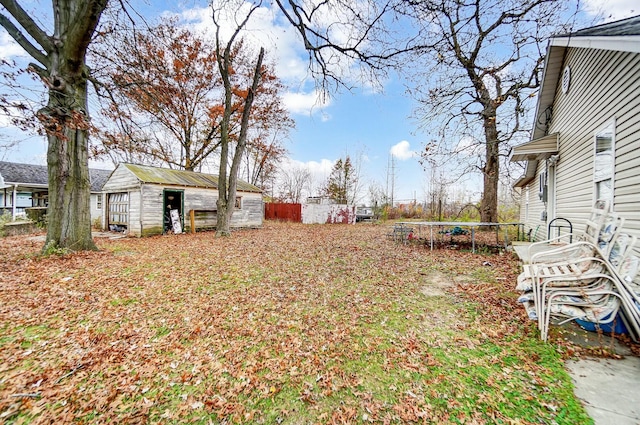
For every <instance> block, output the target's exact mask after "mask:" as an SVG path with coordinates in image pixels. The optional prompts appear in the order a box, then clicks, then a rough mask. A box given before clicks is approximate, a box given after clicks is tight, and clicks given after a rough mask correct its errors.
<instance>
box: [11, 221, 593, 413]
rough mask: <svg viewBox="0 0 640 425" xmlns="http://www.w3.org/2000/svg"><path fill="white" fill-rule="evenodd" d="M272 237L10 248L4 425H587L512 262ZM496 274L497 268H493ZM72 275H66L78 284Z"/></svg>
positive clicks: (388, 245) (320, 229)
mask: <svg viewBox="0 0 640 425" xmlns="http://www.w3.org/2000/svg"><path fill="white" fill-rule="evenodd" d="M385 233H386V229H384V228H382V227H379V226H376V225H371V224H363V225H357V226H329V225H326V226H303V225H292V224H278V223H267V224H266V225H265V227H264V228H263V229H261V230H252V231H240V232H236V233H234V234H233V236H232V237H231V238H221V239H216V238H214V235H213V233H198V234H196V235H180V236H160V237H153V238H145V239H120V240H115V241H114V240H99V241H97V242H98V243H99V246H100V248H101V251H100V252H90V253H76V254H66V255H62V256H59V257H58V256H48V257H42V256H37V255H30V253H31V252H37V251H38V250H39V249H40V247H39V246H37V245H34V244H30V243H25V242H23V241H24V239H19V238H9V239H8V242H9V243H8V244H6V245H3V247H2V248H0V250H1V252H2V255H3V257H4V258H7V261H6V262H5V264H9V265H10V270H7V271H6V272H2V275H0V278H1V279H0V289H2V291H0V297H1V298H0V305H2V306H3V308H2V309H1V310H0V318H1V322H0V329H2V336H0V347H1V348H2V350H0V417H1V418H2V420H3V421H4V422H6V423H16V424H17V423H91V424H94V423H187V422H188V423H202V424H208V423H265V424H273V423H283V424H307V423H349V424H350V423H361V424H366V423H398V424H400V423H451V424H463V423H476V424H496V423H497V424H501V423H502V424H511V423H520V424H534V423H535V424H539V423H558V424H590V423H592V421H591V419H589V418H588V416H587V415H586V414H585V412H584V410H583V408H582V407H581V405H580V403H579V402H578V401H577V400H576V399H575V397H574V396H573V393H572V386H571V381H570V379H569V377H568V375H567V373H566V372H565V370H564V367H563V361H562V358H561V357H560V355H559V354H558V350H557V349H556V347H555V346H553V345H551V344H545V343H541V342H540V341H539V340H538V338H537V334H536V333H535V332H534V330H533V327H532V326H531V325H530V324H529V323H527V322H526V321H525V317H524V313H523V312H522V311H521V308H519V307H518V306H517V305H516V303H515V298H516V295H515V294H514V293H513V292H512V291H511V287H512V286H513V283H514V281H515V275H516V273H517V271H518V270H517V266H516V263H515V261H513V259H512V258H511V257H509V256H506V255H496V256H483V255H479V254H471V253H468V252H455V251H450V250H435V251H433V252H432V251H429V250H426V249H424V248H421V247H413V246H402V245H400V246H398V245H394V244H393V243H392V242H390V241H387V240H386V239H385V237H384V235H385ZM486 261H489V262H490V263H491V265H483V263H485V262H486ZM66 277H72V278H71V279H67V278H66Z"/></svg>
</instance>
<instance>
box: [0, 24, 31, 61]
mask: <svg viewBox="0 0 640 425" xmlns="http://www.w3.org/2000/svg"><path fill="white" fill-rule="evenodd" d="M18 57H19V58H25V57H28V55H27V52H25V51H24V50H23V49H22V47H20V45H19V44H18V43H16V42H15V41H14V40H13V38H11V36H10V35H9V34H8V33H7V32H6V31H4V30H2V31H1V32H0V59H5V60H9V59H12V58H18Z"/></svg>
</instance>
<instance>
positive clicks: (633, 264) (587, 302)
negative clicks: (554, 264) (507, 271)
mask: <svg viewBox="0 0 640 425" xmlns="http://www.w3.org/2000/svg"><path fill="white" fill-rule="evenodd" d="M634 242H635V238H634ZM639 263H640V259H639V258H638V257H636V256H635V255H631V256H628V257H627V258H625V259H624V260H623V261H622V262H621V263H619V265H618V267H614V266H613V265H612V264H611V262H609V261H603V262H602V264H603V270H602V271H603V272H601V273H595V274H594V275H593V276H592V277H594V278H595V279H594V280H592V281H591V282H590V283H588V284H585V285H574V284H572V285H568V286H564V287H562V285H566V284H567V283H569V282H568V281H564V282H563V281H558V282H555V284H554V285H549V284H550V282H547V289H548V290H547V291H545V290H543V291H542V295H541V297H542V298H541V300H543V301H544V300H546V303H545V304H544V305H545V307H544V309H543V315H544V318H543V324H542V327H541V328H540V337H541V338H542V339H543V340H546V339H547V336H548V331H549V324H550V321H551V317H556V318H565V319H564V320H561V322H560V324H561V323H565V322H567V321H570V320H574V319H582V320H586V321H588V322H592V323H595V324H605V323H611V322H613V321H614V320H616V318H617V317H618V311H620V312H621V313H622V314H621V316H620V317H621V318H622V320H623V321H624V323H625V325H626V327H627V329H628V330H629V331H630V333H631V336H632V337H633V339H635V340H637V339H638V338H639V337H640V303H639V302H638V301H639V299H640V296H639V294H638V293H637V292H636V288H635V287H634V286H633V285H632V284H631V282H633V280H634V279H635V277H636V275H637V273H638V264H639ZM573 283H575V282H573Z"/></svg>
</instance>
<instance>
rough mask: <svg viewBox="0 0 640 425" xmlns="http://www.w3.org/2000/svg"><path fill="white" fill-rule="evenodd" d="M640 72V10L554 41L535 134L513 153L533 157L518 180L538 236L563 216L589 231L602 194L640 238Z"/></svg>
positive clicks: (516, 157) (526, 219)
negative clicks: (588, 221)
mask: <svg viewBox="0 0 640 425" xmlns="http://www.w3.org/2000/svg"><path fill="white" fill-rule="evenodd" d="M639 76H640V16H636V17H633V18H629V19H625V20H621V21H617V22H611V23H608V24H604V25H599V26H595V27H591V28H586V29H583V30H580V31H577V32H575V33H572V34H567V35H562V36H556V37H553V38H552V39H551V40H550V41H549V45H548V48H547V56H546V61H545V67H544V74H543V80H542V86H541V88H540V92H539V95H538V105H537V111H536V122H535V128H534V129H533V134H532V140H531V141H530V142H528V143H525V144H523V145H520V146H517V147H515V148H514V149H513V152H512V157H511V161H525V162H526V170H525V175H524V176H523V177H522V178H521V179H520V180H519V181H518V182H516V184H515V187H518V188H520V189H521V192H522V201H521V203H522V204H521V208H520V220H521V221H522V222H523V223H525V225H526V227H527V228H529V229H531V231H532V235H534V236H535V239H537V240H540V239H544V238H546V237H547V233H548V232H547V230H548V225H549V223H550V222H551V221H552V220H554V219H556V218H564V219H567V220H569V221H570V222H571V224H572V225H573V231H574V232H576V231H577V232H581V231H583V230H584V224H585V220H586V218H587V216H588V215H589V212H590V209H591V207H592V206H593V204H594V202H595V200H596V199H599V198H602V199H606V200H608V201H609V202H610V203H611V205H612V208H613V210H614V211H616V212H617V213H618V214H619V215H621V216H622V217H624V219H625V220H626V221H625V224H624V229H625V230H626V231H629V232H630V233H632V234H635V235H636V236H638V237H640V77H639ZM560 221H561V220H559V219H558V220H556V221H555V222H554V223H553V224H557V223H559V222H560ZM565 231H566V230H565ZM551 233H552V234H553V235H555V234H556V232H555V230H554V229H553V228H552V232H551Z"/></svg>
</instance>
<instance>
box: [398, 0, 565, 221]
mask: <svg viewBox="0 0 640 425" xmlns="http://www.w3.org/2000/svg"><path fill="white" fill-rule="evenodd" d="M406 6H407V7H406V9H405V12H406V13H407V14H408V15H410V16H411V17H413V18H414V21H415V22H416V24H417V25H420V26H421V28H422V34H423V37H424V43H423V46H422V47H423V48H422V50H421V53H420V55H419V58H421V59H423V60H422V61H417V62H416V64H418V66H419V67H420V68H419V69H416V68H412V69H411V72H416V81H417V82H418V85H417V87H416V88H415V89H414V95H415V97H416V98H417V99H418V101H419V102H420V108H419V112H418V114H419V116H420V118H421V119H422V121H423V122H424V127H427V128H429V129H432V130H435V131H437V132H438V135H439V138H438V140H440V141H441V144H439V145H438V144H435V145H434V144H429V145H427V146H426V148H425V150H424V151H423V153H422V155H423V157H429V156H431V155H434V154H437V153H443V151H444V153H446V154H447V155H448V156H449V157H450V158H456V160H458V161H460V158H461V156H460V155H464V156H466V160H468V161H470V165H471V166H473V167H475V169H476V170H479V171H480V172H481V173H482V175H483V179H484V191H483V196H482V202H481V220H482V221H486V222H495V221H497V219H498V208H497V205H498V181H499V178H500V159H501V156H505V155H507V154H508V152H509V149H510V141H512V140H513V139H514V138H515V137H517V135H518V134H519V133H521V132H523V131H526V130H528V129H529V127H530V125H529V123H527V125H523V123H522V119H523V117H525V116H526V112H527V107H528V106H532V105H533V102H530V103H527V101H528V100H530V99H531V98H532V96H534V95H535V90H536V88H537V87H538V86H539V85H540V77H541V71H542V63H543V60H544V49H545V43H546V40H547V39H548V36H549V35H550V32H551V31H554V30H558V29H559V25H558V23H559V22H560V16H561V14H562V13H563V12H565V11H566V10H565V8H566V7H567V6H568V3H567V2H559V1H556V0H507V1H503V0H473V1H472V0H435V1H428V2H423V1H414V0H411V1H408V2H406ZM421 70H423V71H424V72H421ZM439 149H443V150H439ZM452 154H454V155H452ZM467 171H468V170H467Z"/></svg>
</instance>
